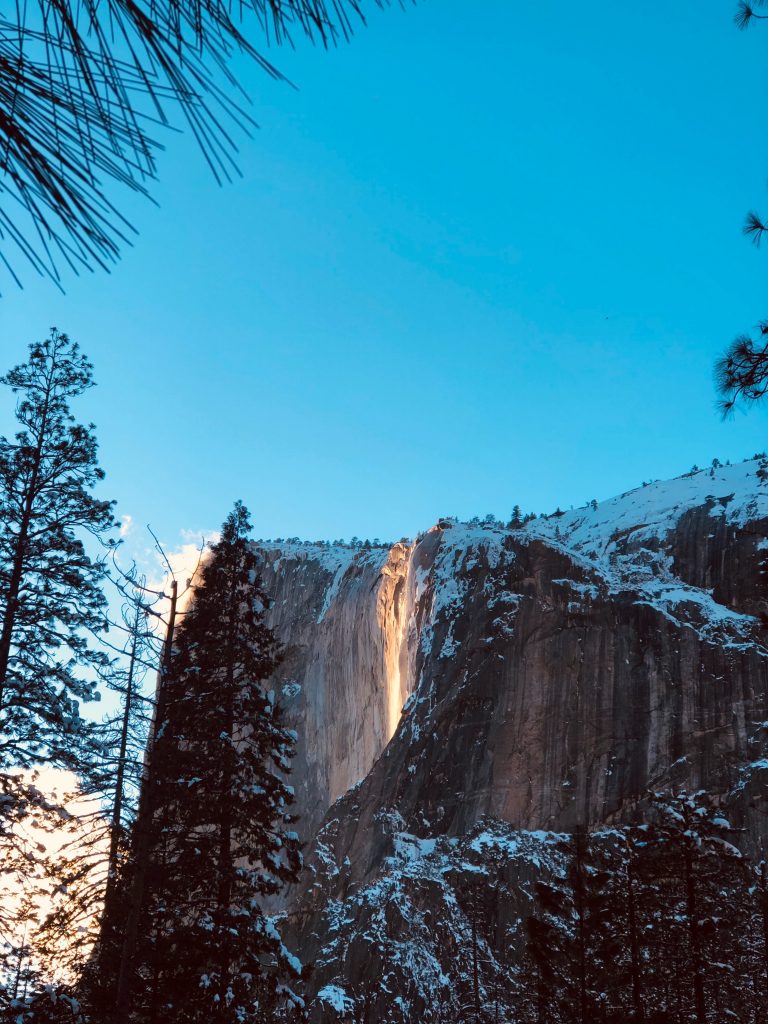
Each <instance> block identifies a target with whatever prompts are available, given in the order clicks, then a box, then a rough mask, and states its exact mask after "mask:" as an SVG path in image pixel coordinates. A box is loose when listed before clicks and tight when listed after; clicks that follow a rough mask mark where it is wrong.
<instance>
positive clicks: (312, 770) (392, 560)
mask: <svg viewBox="0 0 768 1024" xmlns="http://www.w3.org/2000/svg"><path fill="white" fill-rule="evenodd" d="M411 550H412V549H411V546H410V545H407V544H395V545H394V546H393V547H392V548H391V549H390V548H381V547H379V548H369V549H353V548H347V547H341V546H339V547H325V546H323V545H308V544H306V545H305V544H300V543H286V544H282V545H280V546H279V547H278V546H275V547H271V546H262V547H260V548H259V554H260V559H261V574H262V581H263V584H264V587H265V590H266V591H267V593H268V594H269V595H270V597H271V599H272V602H273V604H272V608H271V609H270V612H269V624H270V626H272V627H273V628H274V630H275V631H276V633H277V635H278V637H279V638H280V639H281V640H282V642H283V645H284V651H283V654H284V657H283V661H282V664H281V665H280V669H279V671H278V673H277V676H276V679H275V685H276V689H277V690H278V693H279V696H280V697H281V700H282V703H283V705H284V706H285V708H286V711H287V717H288V722H289V724H290V725H291V726H292V727H293V728H295V729H296V731H297V733H298V736H299V742H298V747H297V757H296V759H295V761H294V766H293V774H292V782H293V784H294V788H295V790H296V808H295V809H296V812H297V814H298V816H299V828H300V829H301V834H302V836H303V837H305V838H311V837H312V836H313V835H314V832H315V830H316V828H317V826H318V825H319V823H320V821H321V820H322V817H323V815H324V814H325V812H326V810H327V809H328V807H329V806H330V805H331V804H332V803H333V802H334V800H336V799H337V798H338V797H339V796H341V795H342V794H343V793H345V792H346V791H347V790H348V789H349V788H350V786H352V785H353V784H354V783H356V782H358V781H360V780H361V779H363V778H364V777H365V776H366V775H367V774H368V772H369V771H370V769H371V767H372V765H373V762H374V761H375V759H376V758H377V757H378V756H379V754H380V753H381V752H382V750H383V749H384V747H385V746H386V744H387V742H388V741H389V739H390V737H391V736H392V734H393V733H394V731H395V729H396V727H397V724H398V721H399V718H400V710H401V708H402V706H403V702H404V701H405V699H406V697H407V696H408V692H409V691H408V681H409V675H408V669H407V664H408V642H407V635H408V631H409V627H408V624H409V618H410V615H411V605H410V589H409V578H408V570H409V563H410V556H411ZM401 662H402V666H403V667H402V669H401Z"/></svg>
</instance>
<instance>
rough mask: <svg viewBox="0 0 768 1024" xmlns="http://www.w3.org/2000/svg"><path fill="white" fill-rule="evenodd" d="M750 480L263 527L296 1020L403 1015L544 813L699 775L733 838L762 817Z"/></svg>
mask: <svg viewBox="0 0 768 1024" xmlns="http://www.w3.org/2000/svg"><path fill="white" fill-rule="evenodd" d="M767 481H768V464H767V463H766V461H765V460H761V459H756V460H750V461H748V462H744V463H741V464H739V465H737V466H727V467H717V468H713V469H712V470H710V469H708V470H705V471H700V472H696V473H691V474H686V475H685V476H684V477H681V478H678V479H675V480H672V481H667V482H656V483H652V484H648V485H647V486H643V487H640V488H637V489H636V490H633V492H630V493H628V494H626V495H623V496H621V497H618V498H615V499H612V500H610V501H606V502H602V503H600V504H599V505H598V504H594V505H591V506H588V507H585V508H582V509H578V510H571V511H569V512H565V513H564V514H561V515H553V516H550V517H549V518H539V519H536V520H534V521H532V522H529V523H528V524H526V525H525V526H524V527H522V528H515V529H509V528H506V527H504V526H501V525H500V524H495V523H487V524H461V523H457V522H453V521H443V522H441V523H439V524H438V525H437V526H435V527H433V528H432V529H431V530H429V531H428V532H426V534H424V535H422V536H420V537H419V538H417V539H416V541H415V542H414V543H413V544H412V545H408V544H398V545H395V546H394V547H393V548H392V549H391V550H389V549H373V550H352V549H349V548H344V547H325V546H306V545H297V544H292V545H282V546H276V547H268V548H264V549H262V560H263V577H264V584H265V587H266V590H267V592H268V593H270V594H271V596H272V597H273V598H274V605H273V607H272V609H271V612H270V614H271V621H272V624H273V625H274V627H275V629H276V631H278V633H279V634H280V636H281V637H282V638H283V639H284V642H285V643H286V645H287V656H286V660H285V663H284V665H283V667H282V669H281V675H280V678H279V680H278V682H276V685H278V686H279V687H283V690H284V694H285V696H286V699H287V703H288V707H289V710H290V715H291V719H292V722H293V724H294V727H295V728H296V730H297V733H298V736H299V754H298V758H297V761H296V764H295V769H294V783H295V785H296V790H297V797H298V805H299V810H300V812H301V814H302V815H303V835H304V837H306V838H307V839H311V843H310V845H309V848H308V851H307V862H308V868H307V870H306V872H305V874H304V878H303V881H302V883H301V885H300V886H299V887H298V890H297V891H295V892H293V893H292V894H291V904H290V907H289V910H290V915H289V921H290V933H291V934H290V935H289V938H290V939H291V941H292V943H293V945H294V947H295V948H296V949H297V951H298V953H299V955H300V956H301V957H302V958H303V959H306V961H308V962H311V963H313V964H314V971H313V973H312V976H311V980H310V981H309V983H308V985H307V990H306V995H307V998H308V1005H309V1008H310V1019H311V1020H313V1021H317V1022H319V1021H326V1020H329V1019H330V1020H333V1019H337V1018H339V1017H343V1015H344V1013H346V1012H352V1010H353V1012H354V1014H357V1017H355V1018H354V1019H358V1018H359V1019H360V1020H364V1019H365V1020H378V1019H384V1018H385V1017H386V1019H391V1020H394V1021H399V1020H402V1021H403V1022H404V1021H407V1020H411V1019H415V1018H414V1016H413V1015H414V1014H416V1016H417V1019H418V1017H419V1015H420V1014H423V1013H424V1012H425V1011H426V1008H429V1007H430V1006H432V1005H433V1000H434V998H435V993H436V992H437V993H439V992H449V993H450V992H455V991H456V990H457V989H456V985H457V977H459V981H460V982H461V984H463V983H464V982H463V981H462V980H461V979H462V977H463V976H462V970H464V967H466V963H467V962H468V961H467V957H468V949H469V945H468V944H469V943H470V937H471V926H470V922H469V918H468V912H469V911H468V904H467V903H466V898H467V897H466V894H467V893H468V892H470V891H471V888H472V885H474V884H475V882H476V880H477V878H478V877H485V878H486V879H488V878H490V877H492V874H493V872H494V871H503V872H504V876H505V879H506V880H507V883H508V884H509V885H511V886H512V887H513V889H514V890H515V891H516V892H517V893H518V895H519V901H518V902H519V906H516V904H515V902H514V900H513V901H512V903H511V904H510V903H509V902H508V903H507V904H505V905H504V906H501V905H499V906H497V905H496V904H495V903H494V900H493V898H490V897H488V900H489V901H488V902H487V906H486V907H485V909H484V910H483V913H484V914H485V915H486V918H487V922H486V925H487V927H486V929H485V931H486V932H487V933H488V934H490V933H494V934H496V933H498V934H505V929H508V927H509V925H510V922H509V921H508V920H506V919H505V920H502V918H501V916H498V915H499V914H507V915H508V916H509V914H510V913H512V914H513V915H514V913H518V912H519V913H520V914H524V913H526V912H527V910H526V909H525V908H526V906H527V905H528V901H529V896H530V892H531V891H532V890H531V886H532V885H534V884H535V880H536V878H537V877H538V876H539V874H540V872H541V871H542V870H547V869H548V868H547V865H548V864H549V865H550V867H551V866H552V864H553V863H554V860H553V858H554V859H555V860H556V841H555V840H556V835H557V834H558V833H566V831H570V830H572V829H573V828H574V826H575V825H578V824H581V823H584V824H586V825H588V826H589V827H590V828H591V829H593V830H595V829H598V830H599V829H605V828H606V827H608V828H609V827H610V826H611V825H613V824H620V823H622V822H625V821H628V820H630V819H631V818H632V817H633V816H634V815H635V814H636V813H638V810H639V811H640V812H642V801H643V798H644V796H645V795H646V793H647V791H648V790H649V788H653V790H656V791H658V790H664V788H668V787H673V786H674V787H687V788H689V790H690V788H693V790H696V788H707V790H709V791H710V792H712V793H714V794H716V795H719V796H720V797H721V798H722V802H723V805H724V807H725V808H726V813H727V814H728V816H729V818H730V819H731V821H732V822H733V823H734V824H735V825H739V826H742V827H743V828H744V831H743V834H742V842H743V846H744V847H745V849H750V848H752V849H753V850H754V849H755V848H756V847H757V846H758V844H759V843H760V842H761V841H762V842H763V844H764V845H765V843H768V816H766V814H765V811H764V804H765V799H766V797H765V795H766V782H768V572H767V571H766V570H768V483H767ZM337 798H338V799H337ZM334 801H336V802H335V803H334ZM606 835H609V833H606ZM312 837H313V838H312ZM488 872H490V873H488ZM473 880H474V881H473ZM495 915H496V916H498V920H496V916H495ZM463 965H464V967H463ZM465 973H466V972H465ZM464 981H466V983H467V984H469V981H468V980H467V979H464ZM461 984H460V985H459V987H460V988H461ZM446 997H447V998H449V1002H447V1004H446V1006H449V1007H453V1006H454V1005H453V1002H451V1001H450V1000H451V999H453V998H454V995H449V996H446ZM345 1000H346V1001H345ZM339 1007H341V1008H342V1009H341V1010H339ZM457 1007H458V1004H457ZM344 1008H346V1009H344ZM349 1008H352V1010H350V1009H349ZM398 1008H399V1009H398ZM454 1009H455V1010H456V1013H458V1012H459V1011H458V1009H456V1008H454ZM446 1019H458V1018H451V1016H450V1013H449V1018H446Z"/></svg>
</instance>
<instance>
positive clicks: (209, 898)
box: [129, 502, 301, 1024]
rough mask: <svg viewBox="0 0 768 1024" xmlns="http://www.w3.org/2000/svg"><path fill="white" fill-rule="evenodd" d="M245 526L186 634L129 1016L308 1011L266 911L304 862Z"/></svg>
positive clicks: (289, 737) (232, 525)
mask: <svg viewBox="0 0 768 1024" xmlns="http://www.w3.org/2000/svg"><path fill="white" fill-rule="evenodd" d="M249 531H250V524H249V521H248V512H247V511H246V509H245V508H244V507H243V505H242V504H241V503H240V502H238V503H237V504H236V505H235V508H234V511H233V512H232V513H231V514H230V515H229V516H228V518H227V520H226V522H225V523H224V526H223V528H222V533H221V540H220V541H219V542H218V543H217V544H215V545H213V547H212V550H211V556H210V558H209V559H208V560H207V561H206V562H205V563H204V565H203V567H202V570H201V573H200V583H199V585H198V586H197V587H196V588H195V591H194V597H193V600H192V604H191V606H190V609H189V611H188V612H187V614H186V615H185V618H184V621H183V625H182V626H181V627H180V629H179V630H178V632H177V634H176V641H175V649H174V653H173V658H172V661H171V667H170V672H169V675H168V679H167V697H168V699H167V701H165V702H164V707H165V709H166V711H165V714H164V717H163V718H162V720H158V721H157V723H156V730H157V733H156V747H157V751H158V754H159V755H160V756H159V764H160V765H161V766H162V770H161V771H160V772H159V775H158V777H157V779H156V783H155V784H156V787H157V791H156V793H155V795H154V799H153V807H154V809H155V810H154V818H153V823H152V831H153V839H152V858H151V869H150V872H149V875H148V880H147V887H146V895H145V908H144V913H143V924H142V940H141V942H140V943H139V946H138V949H139V963H137V964H136V967H137V970H138V973H139V975H140V980H141V984H140V985H136V986H134V991H135V992H136V993H137V994H136V996H135V999H134V1000H133V1006H132V1007H131V1009H130V1015H129V1019H130V1020H132V1021H137V1022H138V1021H146V1020H155V1019H162V1020H163V1021H165V1022H168V1024H171V1022H173V1024H176V1022H178V1024H181V1022H185V1024H187V1022H189V1024H191V1022H198V1021H199V1022H203V1021H205V1022H206V1024H207V1022H212V1021H215V1022H222V1024H225V1022H226V1024H229V1022H232V1024H235V1022H237V1024H245V1022H254V1024H255V1022H259V1024H260V1022H262V1021H266V1020H272V1019H274V1015H275V1012H276V1011H277V1010H278V1009H279V1007H280V1006H281V1005H288V1006H289V1007H291V1008H292V1009H293V1010H294V1017H295V1016H297V1014H298V1009H299V1007H300V1000H298V998H297V997H294V996H293V994H292V992H291V989H290V979H292V978H295V977H297V976H298V975H299V974H300V973H301V968H300V965H299V964H298V962H297V961H296V960H295V958H294V957H292V956H291V955H290V953H288V951H287V950H286V948H285V946H284V945H283V943H282V941H281V939H280V936H279V933H278V931H277V929H276V927H275V923H274V921H273V919H271V918H270V917H268V916H267V915H266V914H265V913H264V912H263V910H262V907H261V902H262V900H263V897H265V896H269V895H271V894H274V893H276V892H278V891H279V890H280V889H281V888H282V887H283V886H284V885H285V884H286V883H288V882H292V881H295V880H296V879H297V878H298V873H299V870H300V866H301V854H300V852H299V843H298V836H297V835H296V833H295V832H294V831H292V830H291V829H290V827H289V826H290V824H291V822H292V820H293V819H292V817H291V814H290V806H291V803H292V799H293V797H292V789H291V788H290V786H288V784H287V783H286V781H285V777H286V774H287V773H288V771H289V769H290V757H291V754H292V751H293V744H294V739H295V736H294V734H293V733H292V732H290V731H289V730H287V729H286V728H285V727H284V725H283V724H282V719H281V712H280V708H279V707H278V705H277V704H276V703H275V697H274V693H273V692H272V691H268V690H267V689H266V686H265V683H266V680H267V679H268V677H269V676H270V675H271V674H272V672H273V671H274V669H275V667H276V664H277V657H278V651H277V644H276V641H275V638H274V636H273V634H272V632H271V631H270V630H269V628H268V627H267V626H266V624H265V622H264V612H265V609H266V607H267V603H268V602H267V599H266V597H265V595H264V593H263V592H262V591H261V589H260V587H259V584H258V577H257V565H256V558H255V556H254V554H253V552H252V551H251V549H250V546H249V542H248V534H249Z"/></svg>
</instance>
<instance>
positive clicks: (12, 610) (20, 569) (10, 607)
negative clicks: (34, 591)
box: [0, 380, 52, 708]
mask: <svg viewBox="0 0 768 1024" xmlns="http://www.w3.org/2000/svg"><path fill="white" fill-rule="evenodd" d="M51 387H52V385H51V383H50V380H49V383H48V390H47V391H46V395H45V403H44V405H43V414H42V417H41V419H40V430H39V432H38V435H37V447H36V449H35V459H34V463H33V465H32V473H31V475H30V479H29V484H28V485H27V493H26V495H25V496H24V509H23V511H22V514H21V522H20V523H19V534H18V537H17V538H16V548H15V550H14V553H13V566H12V568H11V578H10V580H9V582H8V595H7V599H6V604H5V610H4V611H3V628H2V630H1V631H0V708H2V706H3V696H4V694H5V688H6V683H7V681H8V663H9V662H10V658H11V644H12V642H13V628H14V626H15V625H16V614H17V612H18V607H19V591H20V589H21V581H22V578H23V575H24V560H25V558H26V554H27V540H28V539H29V528H30V526H31V524H32V506H33V504H34V501H35V494H36V492H37V481H38V478H39V476H40V464H41V462H42V461H43V443H44V441H45V433H46V431H47V429H48V412H49V405H50V389H51Z"/></svg>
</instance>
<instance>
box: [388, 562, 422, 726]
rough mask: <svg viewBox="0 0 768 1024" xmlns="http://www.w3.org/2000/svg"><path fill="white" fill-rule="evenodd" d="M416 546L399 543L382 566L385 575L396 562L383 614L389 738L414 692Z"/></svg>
mask: <svg viewBox="0 0 768 1024" xmlns="http://www.w3.org/2000/svg"><path fill="white" fill-rule="evenodd" d="M414 550H415V544H409V545H404V544H396V545H395V546H394V547H393V548H392V549H391V551H390V553H389V559H388V561H387V564H386V565H385V568H384V569H383V570H382V575H383V576H384V575H385V574H386V573H387V567H388V566H390V565H392V563H394V568H393V572H394V578H395V579H396V582H395V585H394V588H393V589H392V591H391V594H390V598H389V600H388V601H386V602H384V603H383V607H382V611H383V612H384V614H383V615H382V616H381V618H380V625H381V629H382V632H383V634H384V651H385V682H386V701H387V737H386V738H387V742H389V740H391V739H392V737H393V736H394V734H395V731H396V730H397V726H398V724H399V722H400V716H401V714H402V711H403V705H404V704H405V702H406V700H407V699H408V697H409V696H410V694H411V693H412V692H413V679H412V677H411V664H412V659H411V645H412V639H413V635H414V632H415V625H414V605H415V600H414V598H415V584H414V575H413V555H414Z"/></svg>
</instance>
